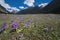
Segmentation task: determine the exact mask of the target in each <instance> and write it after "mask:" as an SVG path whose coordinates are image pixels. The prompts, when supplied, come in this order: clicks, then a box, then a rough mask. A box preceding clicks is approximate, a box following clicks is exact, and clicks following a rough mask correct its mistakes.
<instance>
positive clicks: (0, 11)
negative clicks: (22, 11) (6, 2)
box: [0, 5, 13, 14]
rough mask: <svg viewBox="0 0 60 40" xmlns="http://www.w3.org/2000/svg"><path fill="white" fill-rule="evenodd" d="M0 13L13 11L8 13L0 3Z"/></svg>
mask: <svg viewBox="0 0 60 40" xmlns="http://www.w3.org/2000/svg"><path fill="white" fill-rule="evenodd" d="M0 14H13V13H10V12H9V11H7V10H6V9H5V8H4V7H3V6H1V5H0Z"/></svg>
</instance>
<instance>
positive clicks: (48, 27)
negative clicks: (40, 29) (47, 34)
mask: <svg viewBox="0 0 60 40" xmlns="http://www.w3.org/2000/svg"><path fill="white" fill-rule="evenodd" d="M51 27H52V26H51V25H48V26H47V27H46V28H44V29H45V30H47V31H48V30H49V29H51Z"/></svg>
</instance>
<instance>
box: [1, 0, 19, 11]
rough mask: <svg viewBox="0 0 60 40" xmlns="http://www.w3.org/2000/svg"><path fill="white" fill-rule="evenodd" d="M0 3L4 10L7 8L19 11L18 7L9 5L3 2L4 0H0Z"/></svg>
mask: <svg viewBox="0 0 60 40" xmlns="http://www.w3.org/2000/svg"><path fill="white" fill-rule="evenodd" d="M0 5H1V6H3V7H4V8H6V10H8V11H9V12H12V11H16V12H17V11H19V9H18V8H16V7H11V6H10V5H9V4H7V3H5V0H0Z"/></svg>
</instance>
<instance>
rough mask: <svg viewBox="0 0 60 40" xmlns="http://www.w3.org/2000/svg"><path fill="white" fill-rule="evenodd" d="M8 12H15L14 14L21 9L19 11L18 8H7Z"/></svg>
mask: <svg viewBox="0 0 60 40" xmlns="http://www.w3.org/2000/svg"><path fill="white" fill-rule="evenodd" d="M7 10H8V11H10V12H14V13H16V12H18V11H20V9H18V8H16V7H11V8H7Z"/></svg>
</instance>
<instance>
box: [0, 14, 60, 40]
mask: <svg viewBox="0 0 60 40" xmlns="http://www.w3.org/2000/svg"><path fill="white" fill-rule="evenodd" d="M1 15H2V16H3V18H6V22H7V26H6V28H5V30H4V31H3V32H2V33H1V34H0V40H60V15H56V14H34V15H10V14H8V15H4V14H1ZM15 16H16V17H17V18H15ZM0 17H1V16H0ZM21 17H22V18H23V19H22V20H19V18H20V19H21ZM11 18H14V21H15V22H18V23H19V27H18V28H17V29H16V31H14V32H11V33H9V32H10V31H11V30H13V29H12V28H11V27H10V25H11V22H10V19H11ZM1 19H2V18H0V25H1V24H2V23H3V22H5V21H2V20H1ZM27 20H31V22H30V25H28V26H26V25H24V24H25V22H26V21H27ZM36 22H37V23H36ZM48 26H51V27H49V28H48V30H46V29H45V28H47V27H48Z"/></svg>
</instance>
